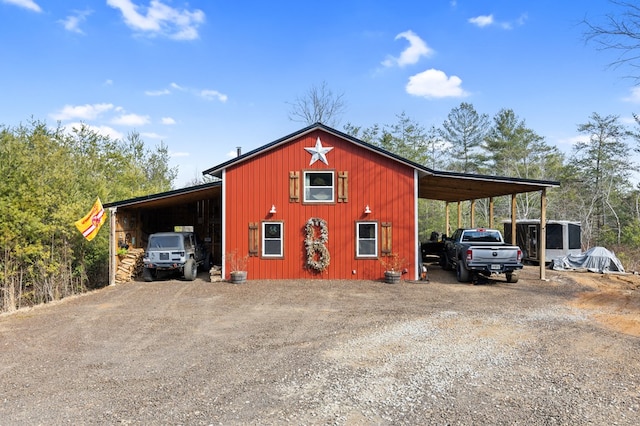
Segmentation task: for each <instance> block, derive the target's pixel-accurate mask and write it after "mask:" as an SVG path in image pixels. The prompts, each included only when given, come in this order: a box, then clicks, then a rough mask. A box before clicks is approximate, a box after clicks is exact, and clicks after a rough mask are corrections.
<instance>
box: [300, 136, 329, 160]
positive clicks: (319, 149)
mask: <svg viewBox="0 0 640 426" xmlns="http://www.w3.org/2000/svg"><path fill="white" fill-rule="evenodd" d="M332 149H333V147H332V146H331V147H329V146H322V142H320V137H318V139H317V140H316V146H315V147H313V148H305V149H304V150H305V151H307V152H308V153H309V154H311V161H309V165H312V164H313V163H315V162H316V161H318V160H320V161H322V162H323V163H324V164H326V165H327V166H328V165H329V161H328V160H327V156H326V155H325V154H326V153H327V152H329V151H331V150H332Z"/></svg>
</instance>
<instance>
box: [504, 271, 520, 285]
mask: <svg viewBox="0 0 640 426" xmlns="http://www.w3.org/2000/svg"><path fill="white" fill-rule="evenodd" d="M506 275H507V282H508V283H517V282H518V274H514V273H513V272H512V273H507V274H506Z"/></svg>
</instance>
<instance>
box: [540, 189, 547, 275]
mask: <svg viewBox="0 0 640 426" xmlns="http://www.w3.org/2000/svg"><path fill="white" fill-rule="evenodd" d="M538 247H539V249H540V257H539V259H540V261H539V262H538V263H539V264H540V279H541V280H546V275H545V266H546V265H545V262H546V260H547V190H546V189H543V190H542V191H540V235H539V236H538Z"/></svg>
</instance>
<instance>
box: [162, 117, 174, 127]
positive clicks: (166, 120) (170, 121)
mask: <svg viewBox="0 0 640 426" xmlns="http://www.w3.org/2000/svg"><path fill="white" fill-rule="evenodd" d="M162 124H165V125H167V126H171V125H173V124H176V120H174V119H173V118H171V117H162Z"/></svg>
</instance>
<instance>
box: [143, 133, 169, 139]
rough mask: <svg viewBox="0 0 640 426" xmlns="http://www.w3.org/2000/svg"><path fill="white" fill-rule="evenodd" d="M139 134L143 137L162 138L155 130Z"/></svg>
mask: <svg viewBox="0 0 640 426" xmlns="http://www.w3.org/2000/svg"><path fill="white" fill-rule="evenodd" d="M140 136H142V137H143V138H147V139H164V138H163V137H162V135H159V134H157V133H155V132H145V133H140Z"/></svg>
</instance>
